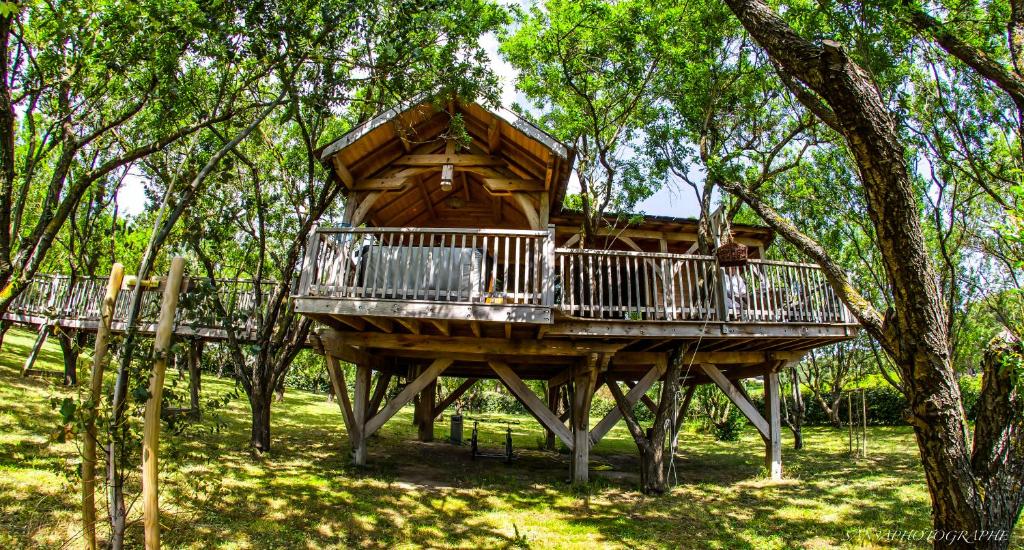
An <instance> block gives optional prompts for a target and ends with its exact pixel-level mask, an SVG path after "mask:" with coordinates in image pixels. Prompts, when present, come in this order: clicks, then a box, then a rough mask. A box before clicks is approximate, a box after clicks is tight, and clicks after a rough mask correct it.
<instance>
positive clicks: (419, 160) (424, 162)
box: [392, 154, 508, 166]
mask: <svg viewBox="0 0 1024 550" xmlns="http://www.w3.org/2000/svg"><path fill="white" fill-rule="evenodd" d="M392 164H395V165H401V166H442V165H444V164H451V165H453V166H504V165H506V164H508V163H507V162H506V161H504V160H502V159H500V158H497V157H492V156H490V155H467V154H453V155H445V154H440V155H405V156H403V157H399V158H398V159H397V160H396V161H395V162H393V163H392Z"/></svg>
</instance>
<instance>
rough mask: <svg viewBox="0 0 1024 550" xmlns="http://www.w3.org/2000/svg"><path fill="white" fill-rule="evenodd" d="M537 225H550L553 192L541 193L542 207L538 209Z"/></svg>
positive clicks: (543, 226) (542, 226)
mask: <svg viewBox="0 0 1024 550" xmlns="http://www.w3.org/2000/svg"><path fill="white" fill-rule="evenodd" d="M537 217H538V220H537V222H538V223H537V225H539V226H540V227H541V228H545V227H547V226H548V223H549V222H550V219H551V193H548V192H547V191H542V192H541V194H540V208H539V209H538V211H537Z"/></svg>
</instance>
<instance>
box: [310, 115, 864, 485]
mask: <svg viewBox="0 0 1024 550" xmlns="http://www.w3.org/2000/svg"><path fill="white" fill-rule="evenodd" d="M460 129H461V130H462V131H459V130H460ZM321 159H322V161H323V162H324V164H325V165H326V166H327V167H328V168H329V170H330V171H331V173H332V175H333V176H332V177H334V178H337V180H338V181H339V182H340V183H341V184H342V185H343V186H344V190H345V194H346V195H347V203H346V204H347V209H346V212H345V218H344V223H343V224H342V225H341V226H340V227H332V228H317V229H315V230H314V231H313V232H312V233H311V234H310V236H309V240H308V243H307V248H306V254H305V258H304V260H303V267H302V273H301V277H300V280H299V282H298V286H297V291H296V294H295V296H294V300H295V308H296V310H297V311H298V312H300V313H302V314H304V315H306V316H308V317H310V318H313V319H315V320H316V321H318V322H319V323H321V324H322V325H323V326H324V328H323V329H322V330H320V331H319V332H318V333H317V335H316V336H315V338H314V344H315V345H316V346H317V347H318V348H319V349H320V350H322V351H323V352H324V353H325V355H326V356H327V359H328V365H329V369H328V370H329V372H330V374H331V378H332V384H333V385H334V388H335V390H336V392H337V393H338V395H339V396H340V397H341V399H339V403H340V405H341V409H342V413H343V418H344V422H345V424H346V426H347V429H348V433H349V436H350V440H351V443H352V446H353V459H354V461H355V462H356V463H357V464H362V463H364V462H365V461H366V459H367V438H368V437H369V436H370V435H371V434H373V432H374V431H376V430H377V429H379V428H380V427H381V426H382V425H383V424H384V423H385V422H386V421H387V420H388V419H389V418H391V417H392V416H393V415H394V414H395V413H396V412H397V411H398V410H399V409H400V408H401V407H402V406H404V405H406V404H408V403H409V402H415V406H416V411H415V417H416V421H417V423H418V425H419V435H420V437H421V439H423V440H430V439H431V438H432V437H433V424H434V419H435V418H436V417H437V416H438V415H439V414H440V413H441V411H442V410H444V408H446V407H447V406H448V405H450V404H451V403H452V402H453V401H454V400H455V399H457V398H458V397H459V396H460V395H461V394H462V393H464V392H465V391H466V390H467V389H468V388H469V387H470V386H471V385H472V384H473V383H474V382H475V381H476V380H479V379H485V378H497V379H500V380H501V381H502V382H503V383H504V384H505V385H506V386H507V387H508V389H509V390H510V392H511V393H512V394H514V395H515V396H516V397H517V398H518V399H519V400H520V401H521V402H522V403H523V404H524V405H525V406H526V408H527V409H528V410H529V411H530V412H531V413H532V415H533V416H534V417H535V418H536V419H537V420H538V421H539V422H540V423H541V424H542V425H543V426H544V427H545V429H546V430H547V431H548V434H549V441H551V442H552V444H553V441H554V438H555V437H557V438H559V439H561V441H562V442H563V443H564V444H565V446H566V447H568V448H569V449H570V450H571V451H572V457H573V458H572V463H571V468H572V471H573V479H574V480H575V481H577V482H585V481H586V480H587V475H588V474H587V464H588V454H589V449H590V448H591V446H592V445H594V444H595V443H597V442H598V441H600V440H601V438H602V437H603V436H604V435H605V434H606V433H607V432H608V430H609V429H611V427H612V426H613V425H614V424H615V423H616V422H617V421H618V420H619V419H620V418H621V417H622V414H623V412H622V411H620V410H613V411H611V412H610V413H608V415H607V416H606V417H604V418H602V419H594V420H597V422H591V420H592V419H591V418H590V402H591V398H592V396H593V394H594V391H595V390H596V389H597V388H598V387H600V386H601V385H603V384H609V385H610V384H619V383H624V384H626V385H627V386H628V387H629V390H628V393H626V395H625V399H626V402H628V403H629V404H630V405H633V404H636V403H639V402H640V401H642V400H645V399H644V392H646V391H647V390H648V389H649V388H650V387H651V386H652V385H653V384H654V383H655V382H656V381H658V380H659V379H662V378H663V377H664V376H665V373H666V372H667V371H668V364H669V361H670V359H671V358H673V357H674V358H675V360H677V361H681V362H682V363H683V365H682V369H681V370H682V374H681V376H680V383H681V384H682V388H683V392H682V393H683V395H684V396H685V398H684V399H682V402H683V406H681V407H679V408H678V409H676V410H674V411H673V414H674V415H679V414H685V407H686V404H687V403H688V402H689V396H692V393H693V388H694V387H695V386H696V385H698V384H705V383H713V384H716V385H717V386H718V387H719V388H721V389H722V390H723V391H724V392H725V393H726V395H728V396H729V397H730V399H732V400H733V402H734V403H736V405H737V406H738V407H739V409H740V410H741V411H742V412H743V413H744V414H745V415H746V416H747V417H748V418H749V419H750V420H751V422H752V423H753V425H754V426H755V427H757V429H758V431H759V432H760V433H761V435H762V436H763V438H764V440H765V444H766V461H767V465H768V467H769V470H770V472H771V473H772V475H773V476H778V475H780V473H781V442H780V441H781V440H780V433H779V432H780V419H779V388H778V384H779V382H778V373H779V371H780V370H782V369H784V368H786V367H787V365H790V364H791V363H793V362H794V361H797V360H798V359H799V358H800V357H801V356H802V355H803V354H804V353H805V352H807V351H808V350H810V349H812V348H814V347H817V346H822V345H826V344H829V343H833V342H837V341H841V340H845V339H849V338H851V337H852V336H853V335H854V333H855V330H856V328H855V324H854V320H853V319H852V317H851V316H850V314H849V312H848V311H847V310H846V308H845V307H844V306H843V304H842V303H841V301H840V300H839V299H838V298H837V296H836V294H835V293H834V292H833V289H832V287H831V286H830V285H829V283H828V282H827V281H826V279H825V277H824V276H823V274H822V273H821V271H820V270H819V269H818V268H817V267H816V266H814V265H810V264H798V263H788V262H778V261H769V260H766V259H764V257H765V250H766V249H768V248H769V247H770V246H771V243H772V240H773V234H772V232H771V231H770V230H769V229H767V228H764V227H756V226H747V225H739V224H733V225H732V226H731V227H729V228H728V229H725V224H716V229H715V231H716V236H717V238H719V239H720V240H722V241H730V240H731V241H733V242H736V243H740V244H743V245H745V246H746V247H747V250H748V251H749V257H748V258H747V259H746V260H745V261H740V262H737V263H738V265H733V266H730V267H724V266H723V265H722V263H721V262H720V260H719V259H718V258H717V257H716V256H701V255H698V254H696V253H695V252H696V251H697V244H696V241H697V235H696V232H697V225H696V222H695V221H694V220H687V219H677V218H668V217H655V216H648V217H646V218H643V219H642V220H639V221H636V220H632V222H631V223H628V224H627V223H625V222H624V221H619V222H618V223H615V220H612V219H609V220H608V221H609V223H608V224H605V226H606V228H605V229H602V230H601V232H600V233H599V234H598V235H597V236H596V238H592V239H589V242H590V243H595V244H591V245H590V246H589V247H587V246H584V245H583V244H584V239H583V238H582V235H581V230H580V228H581V227H582V225H583V224H582V218H581V215H580V214H579V213H577V212H573V211H571V210H567V209H566V208H564V207H563V199H564V198H565V195H566V190H567V187H568V185H569V179H570V173H571V169H572V166H573V160H574V152H573V151H572V150H571V149H569V148H567V147H566V146H565V145H563V144H562V143H560V142H558V141H557V140H556V139H554V138H553V137H551V136H550V135H548V134H547V133H545V132H544V131H543V130H541V129H539V128H537V127H536V126H533V125H531V124H530V123H529V122H527V121H525V120H523V119H522V118H520V117H517V116H516V115H514V114H513V113H511V112H508V111H504V110H499V111H492V110H488V109H486V108H484V107H482V106H480V105H478V104H474V103H459V102H452V103H449V104H448V105H431V104H429V103H426V102H423V101H413V102H411V103H408V104H405V105H400V106H398V107H396V108H394V109H391V110H389V111H387V112H384V113H383V114H381V115H379V116H377V117H375V118H373V119H371V120H369V121H367V122H365V123H364V124H362V125H360V126H358V127H357V128H355V129H353V130H352V131H350V132H349V133H348V134H346V135H344V136H342V137H341V138H340V139H338V140H337V141H335V142H333V143H331V144H330V145H328V146H327V147H325V148H324V149H323V150H322V155H321ZM680 349H681V350H682V351H681V352H680V353H676V354H675V355H673V354H672V352H673V350H680ZM339 361H347V362H351V363H354V364H355V365H356V367H357V369H356V380H355V381H354V388H355V390H354V393H353V395H352V396H351V397H350V396H349V394H348V392H347V391H345V389H346V388H347V387H348V386H347V385H346V382H345V380H344V374H343V371H342V370H341V369H340V368H339ZM439 376H450V377H459V378H465V379H466V381H465V383H463V384H462V385H461V386H460V387H459V389H458V390H457V391H455V392H454V393H452V394H450V395H448V396H446V397H445V398H444V399H439V396H438V395H437V391H436V388H437V384H436V382H437V379H438V377H439ZM395 377H399V378H402V379H404V380H405V384H404V385H403V386H400V387H402V388H403V389H402V390H401V391H400V392H399V393H398V395H397V396H395V397H394V398H393V399H392V400H391V401H390V402H386V403H385V402H384V401H385V396H386V393H387V392H386V389H387V387H388V384H389V382H390V381H391V380H392V379H393V378H395ZM751 377H759V378H761V379H763V380H764V384H765V396H766V399H765V402H766V410H765V411H764V412H763V413H762V411H759V410H758V409H757V408H755V407H754V406H753V405H752V404H751V403H750V401H748V399H747V397H746V395H745V392H743V391H741V390H740V389H739V388H738V387H737V386H736V384H735V381H736V380H739V379H743V378H751ZM524 380H543V381H545V385H546V387H547V391H546V392H543V394H544V395H537V394H535V393H534V392H533V391H532V390H531V389H530V387H529V386H528V385H527V384H525V383H524ZM617 389H618V388H617ZM560 396H561V397H560ZM648 402H649V401H648Z"/></svg>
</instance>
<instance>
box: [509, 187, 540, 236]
mask: <svg viewBox="0 0 1024 550" xmlns="http://www.w3.org/2000/svg"><path fill="white" fill-rule="evenodd" d="M512 196H513V197H515V200H516V203H518V204H519V208H520V209H522V211H523V214H524V215H525V216H526V219H527V221H529V222H530V229H534V230H540V229H543V227H541V226H540V216H539V215H538V214H537V208H536V207H535V206H533V201H531V200H530V197H529V195H525V194H523V193H516V194H514V195H512Z"/></svg>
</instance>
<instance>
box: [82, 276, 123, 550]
mask: <svg viewBox="0 0 1024 550" xmlns="http://www.w3.org/2000/svg"><path fill="white" fill-rule="evenodd" d="M123 280H124V266H123V265H121V264H114V266H113V267H112V268H111V269H110V278H108V279H107V293H106V295H105V296H104V297H103V303H102V304H100V324H99V326H98V327H97V328H96V346H95V348H94V350H93V354H92V373H91V375H90V377H89V405H90V409H89V414H88V415H87V416H86V420H85V440H84V442H83V445H82V533H83V536H84V537H85V547H86V549H87V550H96V415H95V407H96V406H97V405H98V404H99V402H100V397H101V396H100V393H101V392H102V390H103V369H104V367H105V366H106V360H107V347H108V345H109V344H110V323H111V321H112V320H113V318H114V304H116V303H117V295H118V294H119V293H120V292H121V282H122V281H123Z"/></svg>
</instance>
